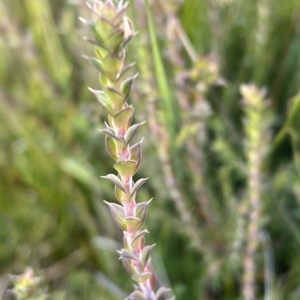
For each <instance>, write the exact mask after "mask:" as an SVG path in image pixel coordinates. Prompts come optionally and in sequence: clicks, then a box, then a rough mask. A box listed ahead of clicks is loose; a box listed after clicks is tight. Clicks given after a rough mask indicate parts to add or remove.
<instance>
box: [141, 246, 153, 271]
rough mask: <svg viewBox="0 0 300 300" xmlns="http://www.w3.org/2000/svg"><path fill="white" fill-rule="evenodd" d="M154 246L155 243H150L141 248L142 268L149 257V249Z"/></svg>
mask: <svg viewBox="0 0 300 300" xmlns="http://www.w3.org/2000/svg"><path fill="white" fill-rule="evenodd" d="M154 247H155V244H154V245H151V246H145V247H144V248H143V250H142V253H141V262H142V267H143V268H144V267H145V266H146V264H147V262H148V259H149V258H150V254H151V251H152V249H153V248H154Z"/></svg>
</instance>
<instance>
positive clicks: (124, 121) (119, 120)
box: [113, 106, 134, 131]
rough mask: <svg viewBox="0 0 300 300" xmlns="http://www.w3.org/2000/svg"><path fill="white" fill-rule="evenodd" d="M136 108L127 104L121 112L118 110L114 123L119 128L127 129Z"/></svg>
mask: <svg viewBox="0 0 300 300" xmlns="http://www.w3.org/2000/svg"><path fill="white" fill-rule="evenodd" d="M133 112H134V108H133V107H132V106H127V107H126V108H124V109H123V110H121V111H120V112H118V113H117V114H116V115H115V117H114V118H113V123H114V125H115V126H116V127H117V128H118V129H123V130H124V131H126V130H127V129H128V127H129V125H130V123H131V118H132V114H133Z"/></svg>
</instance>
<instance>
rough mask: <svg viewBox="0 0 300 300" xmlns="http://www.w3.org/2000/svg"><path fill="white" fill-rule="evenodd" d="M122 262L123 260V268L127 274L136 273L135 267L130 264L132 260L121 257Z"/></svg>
mask: <svg viewBox="0 0 300 300" xmlns="http://www.w3.org/2000/svg"><path fill="white" fill-rule="evenodd" d="M122 262H123V265H124V268H125V270H126V271H127V272H128V273H129V274H131V275H133V274H136V273H137V271H136V269H135V268H134V267H133V266H132V263H131V262H132V261H131V259H130V258H127V257H122Z"/></svg>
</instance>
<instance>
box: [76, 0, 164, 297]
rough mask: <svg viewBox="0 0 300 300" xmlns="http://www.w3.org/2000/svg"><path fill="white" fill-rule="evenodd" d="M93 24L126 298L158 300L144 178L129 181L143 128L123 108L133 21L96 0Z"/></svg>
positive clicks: (160, 293)
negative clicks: (131, 285) (140, 196)
mask: <svg viewBox="0 0 300 300" xmlns="http://www.w3.org/2000/svg"><path fill="white" fill-rule="evenodd" d="M89 8H90V10H91V12H92V15H93V21H89V20H84V19H81V20H82V22H83V23H84V24H86V25H87V27H88V28H89V29H90V31H91V32H92V34H93V38H92V39H88V40H89V41H90V42H91V43H92V44H93V45H94V48H95V54H96V58H91V57H87V58H88V59H89V60H90V61H91V62H92V63H93V64H94V65H95V66H96V67H97V69H98V70H99V71H100V86H101V90H93V89H90V90H91V91H92V92H93V93H94V94H95V96H96V98H97V99H98V101H99V103H100V104H101V106H102V107H103V109H104V110H105V111H106V112H107V114H108V123H106V128H105V129H103V130H101V131H102V132H103V133H104V134H106V140H105V144H106V149H107V151H108V153H109V154H110V156H111V157H112V158H113V159H114V160H115V162H116V163H115V164H114V169H115V170H116V171H117V172H118V175H115V174H109V175H107V176H103V177H104V178H106V179H108V180H109V181H111V182H112V183H113V184H114V185H115V195H116V198H117V200H118V201H119V202H120V204H121V205H119V204H115V203H109V202H105V203H106V204H107V205H108V206H109V208H110V211H111V214H112V216H113V219H114V220H115V222H116V224H117V225H118V226H119V227H120V228H121V229H122V230H123V233H124V248H123V249H121V250H120V251H119V253H120V259H122V261H123V264H124V267H125V268H126V270H127V271H128V273H129V274H130V275H131V277H132V279H133V280H134V281H136V283H137V287H136V290H135V291H134V292H133V293H131V295H130V296H129V297H128V298H127V299H128V300H129V299H135V300H158V299H160V298H161V297H162V296H163V295H164V294H165V293H166V292H167V291H168V289H166V288H163V287H161V288H160V289H158V291H156V282H157V278H156V275H155V272H154V270H153V267H152V264H151V260H150V253H151V251H152V249H153V248H154V246H155V245H151V246H146V245H145V235H146V234H147V233H148V231H147V230H146V229H144V230H142V227H143V225H144V223H145V220H146V216H147V212H148V206H149V204H150V202H151V200H149V201H148V202H142V203H137V202H136V196H137V191H138V189H139V188H140V187H141V186H142V185H143V184H144V183H145V182H146V180H147V178H142V179H139V180H138V181H136V182H134V181H133V176H134V174H135V173H136V171H137V170H138V168H139V165H140V163H141V159H142V149H141V147H142V146H141V145H142V141H140V142H138V143H136V144H134V145H132V146H131V142H132V140H133V138H134V137H135V135H136V133H137V132H138V129H139V128H140V126H141V125H142V124H143V123H140V124H133V125H131V122H132V116H133V112H134V108H133V106H132V105H129V104H128V103H127V100H128V97H129V94H130V90H131V87H132V85H133V81H134V79H135V77H136V76H130V75H128V74H129V73H130V72H129V70H130V69H131V67H132V66H133V64H129V65H126V64H125V57H126V53H125V46H126V44H127V43H128V42H129V41H130V40H131V39H132V38H133V37H134V35H135V32H134V30H133V27H132V23H131V21H130V20H129V19H128V18H127V17H126V15H125V14H126V4H123V2H122V1H120V2H119V4H118V5H115V4H114V3H113V1H112V0H107V1H105V2H100V1H95V2H94V3H93V5H89Z"/></svg>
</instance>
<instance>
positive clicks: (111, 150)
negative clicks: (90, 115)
mask: <svg viewBox="0 0 300 300" xmlns="http://www.w3.org/2000/svg"><path fill="white" fill-rule="evenodd" d="M105 147H106V150H107V152H108V154H109V155H110V156H111V157H112V158H113V159H114V160H115V161H118V156H117V154H116V145H115V143H114V140H113V139H112V138H111V137H109V136H108V135H107V136H106V137H105Z"/></svg>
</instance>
